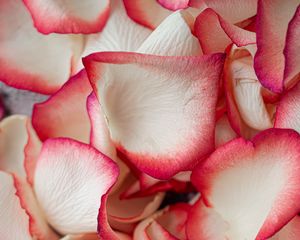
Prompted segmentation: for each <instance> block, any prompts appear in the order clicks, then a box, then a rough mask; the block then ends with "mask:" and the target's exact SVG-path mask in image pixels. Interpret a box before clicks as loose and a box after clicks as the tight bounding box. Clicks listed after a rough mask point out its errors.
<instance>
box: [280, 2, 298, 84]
mask: <svg viewBox="0 0 300 240" xmlns="http://www.w3.org/2000/svg"><path fill="white" fill-rule="evenodd" d="M299 38H300V5H299V6H298V8H297V11H296V13H295V15H294V17H293V19H292V20H291V21H290V23H289V27H288V31H287V34H286V45H285V48H284V56H285V69H284V85H285V87H286V88H289V87H290V86H291V85H293V84H294V83H295V82H298V81H299V79H300V76H299V72H300V57H299V54H297V53H298V52H299V51H300V44H299V41H298V39H299Z"/></svg>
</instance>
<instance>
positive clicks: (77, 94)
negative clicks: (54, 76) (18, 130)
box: [32, 70, 92, 143]
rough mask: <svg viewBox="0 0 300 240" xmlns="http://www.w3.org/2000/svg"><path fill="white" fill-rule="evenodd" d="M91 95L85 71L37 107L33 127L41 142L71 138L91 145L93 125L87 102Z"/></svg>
mask: <svg viewBox="0 0 300 240" xmlns="http://www.w3.org/2000/svg"><path fill="white" fill-rule="evenodd" d="M91 91H92V87H91V85H90V82H89V80H88V78H87V75H86V72H85V70H82V71H81V72H79V73H78V74H77V75H75V76H74V77H72V78H70V80H69V81H68V82H66V83H65V84H64V85H63V86H62V88H61V89H59V90H58V91H57V92H56V93H55V94H53V95H52V96H51V97H50V98H49V99H47V100H46V101H45V102H42V103H38V104H35V105H34V109H33V113H32V125H33V127H34V128H35V130H36V132H37V134H38V135H39V137H40V139H41V140H42V141H44V140H46V139H48V138H55V137H70V138H74V139H76V140H79V141H83V142H85V143H88V142H89V134H90V123H89V118H88V114H87V111H86V99H87V97H88V95H89V94H90V93H91Z"/></svg>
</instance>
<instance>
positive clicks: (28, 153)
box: [24, 119, 42, 186]
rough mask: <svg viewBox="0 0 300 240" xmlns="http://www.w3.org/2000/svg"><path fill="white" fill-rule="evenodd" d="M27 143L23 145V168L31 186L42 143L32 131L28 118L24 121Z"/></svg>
mask: <svg viewBox="0 0 300 240" xmlns="http://www.w3.org/2000/svg"><path fill="white" fill-rule="evenodd" d="M26 131H27V136H28V137H27V143H26V145H25V147H24V157H25V159H24V168H25V172H26V177H27V182H28V183H29V184H30V185H31V186H32V185H33V182H34V173H35V167H36V162H37V159H38V156H39V154H40V152H41V148H42V143H41V141H40V139H39V138H38V136H37V134H36V132H35V131H34V129H33V127H32V125H31V121H30V119H27V122H26Z"/></svg>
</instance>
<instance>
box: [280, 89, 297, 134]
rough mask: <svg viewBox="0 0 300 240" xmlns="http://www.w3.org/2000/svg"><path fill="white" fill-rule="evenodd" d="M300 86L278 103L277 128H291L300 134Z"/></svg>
mask: <svg viewBox="0 0 300 240" xmlns="http://www.w3.org/2000/svg"><path fill="white" fill-rule="evenodd" d="M299 113H300V84H297V85H296V86H295V87H294V88H293V89H291V90H290V91H288V92H287V93H286V94H284V95H283V97H282V98H281V100H280V102H279V103H278V106H277V110H276V117H275V127H277V128H291V129H294V130H295V131H297V132H300V116H299Z"/></svg>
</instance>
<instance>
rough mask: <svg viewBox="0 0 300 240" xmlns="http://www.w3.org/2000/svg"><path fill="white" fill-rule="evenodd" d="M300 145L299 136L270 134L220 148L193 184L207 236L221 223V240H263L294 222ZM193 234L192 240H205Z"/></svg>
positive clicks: (299, 195)
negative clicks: (200, 201) (200, 200)
mask: <svg viewBox="0 0 300 240" xmlns="http://www.w3.org/2000/svg"><path fill="white" fill-rule="evenodd" d="M299 144H300V136H299V134H297V133H296V132H294V131H292V130H287V129H284V130H282V129H269V130H265V131H263V132H261V133H259V134H258V135H256V136H255V137H254V138H253V139H252V140H251V141H246V140H244V139H242V138H240V139H236V140H233V141H231V142H229V143H227V144H225V145H223V146H221V147H219V148H218V149H217V150H216V151H215V152H214V153H213V154H212V155H211V156H210V157H209V158H208V159H207V160H206V161H205V163H204V164H200V165H199V166H198V167H196V168H195V170H194V172H193V174H192V182H193V183H194V185H195V186H196V187H197V189H198V190H199V191H200V193H201V195H202V198H203V201H204V204H205V205H206V207H208V210H209V212H206V213H205V215H207V216H206V217H203V216H202V217H201V215H200V217H201V218H200V217H199V219H198V225H197V226H198V228H199V229H202V230H201V231H203V234H205V233H206V232H212V231H211V229H214V227H216V226H217V225H216V224H215V222H219V225H220V226H223V227H222V229H223V230H222V231H219V232H218V234H220V236H222V238H221V237H219V239H223V238H224V239H225V237H227V238H228V239H242V238H248V239H256V240H263V239H267V238H268V237H271V236H272V235H273V234H275V233H276V232H277V231H279V230H280V229H281V228H282V227H283V226H284V225H285V224H286V223H287V222H288V221H290V220H291V219H292V218H293V217H295V216H296V215H297V214H298V213H299V210H300V207H299V199H300V191H299V190H300V185H299V181H298V180H297V179H298V178H299V169H300V149H299ZM192 212H193V211H192ZM212 219H215V220H212ZM214 224H215V225H214ZM219 225H218V229H221V227H220V226H219ZM192 233H193V231H192ZM195 234H196V235H193V236H194V237H193V238H191V239H199V237H201V235H197V234H199V232H198V233H197V232H196V231H195ZM203 236H205V235H203ZM203 239H216V238H212V237H210V238H209V237H206V238H203Z"/></svg>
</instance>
